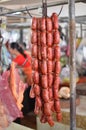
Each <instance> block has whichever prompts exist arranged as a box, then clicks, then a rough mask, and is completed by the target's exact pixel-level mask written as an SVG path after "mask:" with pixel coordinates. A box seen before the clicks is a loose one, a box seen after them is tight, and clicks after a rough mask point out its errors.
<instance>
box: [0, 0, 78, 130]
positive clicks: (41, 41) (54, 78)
mask: <svg viewBox="0 0 86 130" xmlns="http://www.w3.org/2000/svg"><path fill="white" fill-rule="evenodd" d="M75 2H79V1H75V0H69V1H68V5H69V43H70V46H69V47H70V57H69V58H70V64H69V71H70V73H69V77H70V81H69V83H68V86H69V88H70V90H69V89H68V90H67V92H68V94H70V95H68V97H67V98H68V101H69V99H70V130H76V61H75V59H76V28H75ZM65 3H66V2H65ZM65 3H64V4H65ZM59 4H62V3H59ZM49 6H51V5H49ZM36 8H37V7H32V8H29V9H28V8H27V10H32V9H36ZM24 10H26V9H21V10H18V11H21V12H22V11H24ZM18 11H15V10H14V11H10V12H8V13H1V15H5V14H11V13H15V12H18ZM42 13H43V16H42V17H39V18H36V17H33V18H32V26H31V29H32V37H31V43H32V55H31V56H32V70H33V75H32V76H33V77H32V78H33V86H32V88H31V93H30V96H31V97H32V98H33V97H35V98H36V100H35V109H34V112H35V114H36V115H37V120H39V119H38V117H39V118H40V117H41V118H40V121H41V122H42V123H45V122H48V123H49V125H50V126H54V121H56V120H55V119H53V114H52V113H56V118H57V122H59V121H61V118H62V116H63V118H64V115H65V114H64V110H61V108H60V100H59V94H58V93H59V86H60V85H61V84H60V80H59V77H60V70H61V66H60V51H61V50H60V47H59V43H60V34H59V32H60V31H59V30H60V29H59V25H58V24H59V23H58V15H57V14H56V13H53V14H52V16H50V17H47V2H46V1H45V2H43V12H42ZM46 21H47V22H46ZM38 23H39V24H38ZM38 25H40V26H38ZM46 32H47V33H46ZM60 33H61V32H60ZM46 50H47V51H46ZM53 52H54V55H53ZM53 64H54V65H53ZM12 74H13V73H12ZM11 77H12V76H11ZM14 77H15V75H14ZM47 77H48V78H47ZM40 79H41V80H40ZM45 81H46V82H45ZM10 83H11V82H10ZM11 84H12V83H11ZM52 84H53V85H52ZM77 88H78V87H77ZM11 90H12V88H11ZM12 93H13V94H14V97H15V98H16V95H15V93H14V92H13V90H12ZM77 94H78V93H77ZM60 96H63V95H62V91H61V93H60ZM66 96H67V95H66ZM66 96H65V97H66ZM63 97H64V96H63ZM16 100H17V99H16ZM65 101H67V100H64V102H65ZM3 102H4V101H3ZM65 103H66V102H65ZM17 105H19V104H17ZM20 105H22V104H21V103H20ZM19 107H20V106H19ZM53 108H54V109H53ZM19 109H20V108H19ZM9 110H10V109H9ZM61 113H62V115H61ZM21 116H22V115H21V112H20V116H19V117H21ZM64 120H67V119H64ZM37 123H38V122H37ZM62 123H63V122H62ZM57 124H58V123H57ZM58 125H59V124H58ZM54 127H55V126H54ZM54 127H52V129H53V128H54ZM56 127H57V126H56ZM63 127H64V126H63ZM39 128H40V127H39ZM39 128H38V129H39ZM50 128H51V127H50ZM43 129H44V128H43Z"/></svg>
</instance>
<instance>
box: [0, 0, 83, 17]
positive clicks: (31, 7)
mask: <svg viewBox="0 0 86 130" xmlns="http://www.w3.org/2000/svg"><path fill="white" fill-rule="evenodd" d="M75 2H84V0H76V1H75ZM62 4H68V0H65V1H58V2H51V3H47V7H52V6H58V5H62ZM40 7H41V8H42V5H34V6H30V7H27V10H35V9H38V8H40ZM24 11H26V8H22V9H18V10H12V11H8V12H5V13H0V16H4V15H6V14H13V13H16V12H24Z"/></svg>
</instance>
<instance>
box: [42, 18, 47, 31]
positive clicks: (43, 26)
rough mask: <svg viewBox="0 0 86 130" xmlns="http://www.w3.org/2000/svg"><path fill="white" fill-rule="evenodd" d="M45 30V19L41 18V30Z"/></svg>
mask: <svg viewBox="0 0 86 130" xmlns="http://www.w3.org/2000/svg"><path fill="white" fill-rule="evenodd" d="M44 30H46V19H45V18H41V31H44Z"/></svg>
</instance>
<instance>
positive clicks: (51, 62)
mask: <svg viewBox="0 0 86 130" xmlns="http://www.w3.org/2000/svg"><path fill="white" fill-rule="evenodd" d="M58 27H59V24H58V15H57V14H56V13H53V14H52V16H51V17H47V18H46V17H43V18H33V20H32V35H33V36H32V39H31V42H32V69H33V76H32V78H33V89H31V92H32V96H34V95H35V109H34V112H35V114H39V113H40V111H41V115H40V121H41V122H42V123H45V122H48V123H49V125H50V126H53V125H54V121H53V116H52V113H53V112H55V113H56V118H57V121H61V118H62V117H61V108H60V101H59V96H58V91H59V84H60V78H59V74H60V70H61V65H60V47H59V42H60V34H59V31H58Z"/></svg>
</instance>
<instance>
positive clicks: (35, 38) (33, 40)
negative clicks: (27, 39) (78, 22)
mask: <svg viewBox="0 0 86 130" xmlns="http://www.w3.org/2000/svg"><path fill="white" fill-rule="evenodd" d="M31 43H33V44H37V32H36V31H32V36H31Z"/></svg>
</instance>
